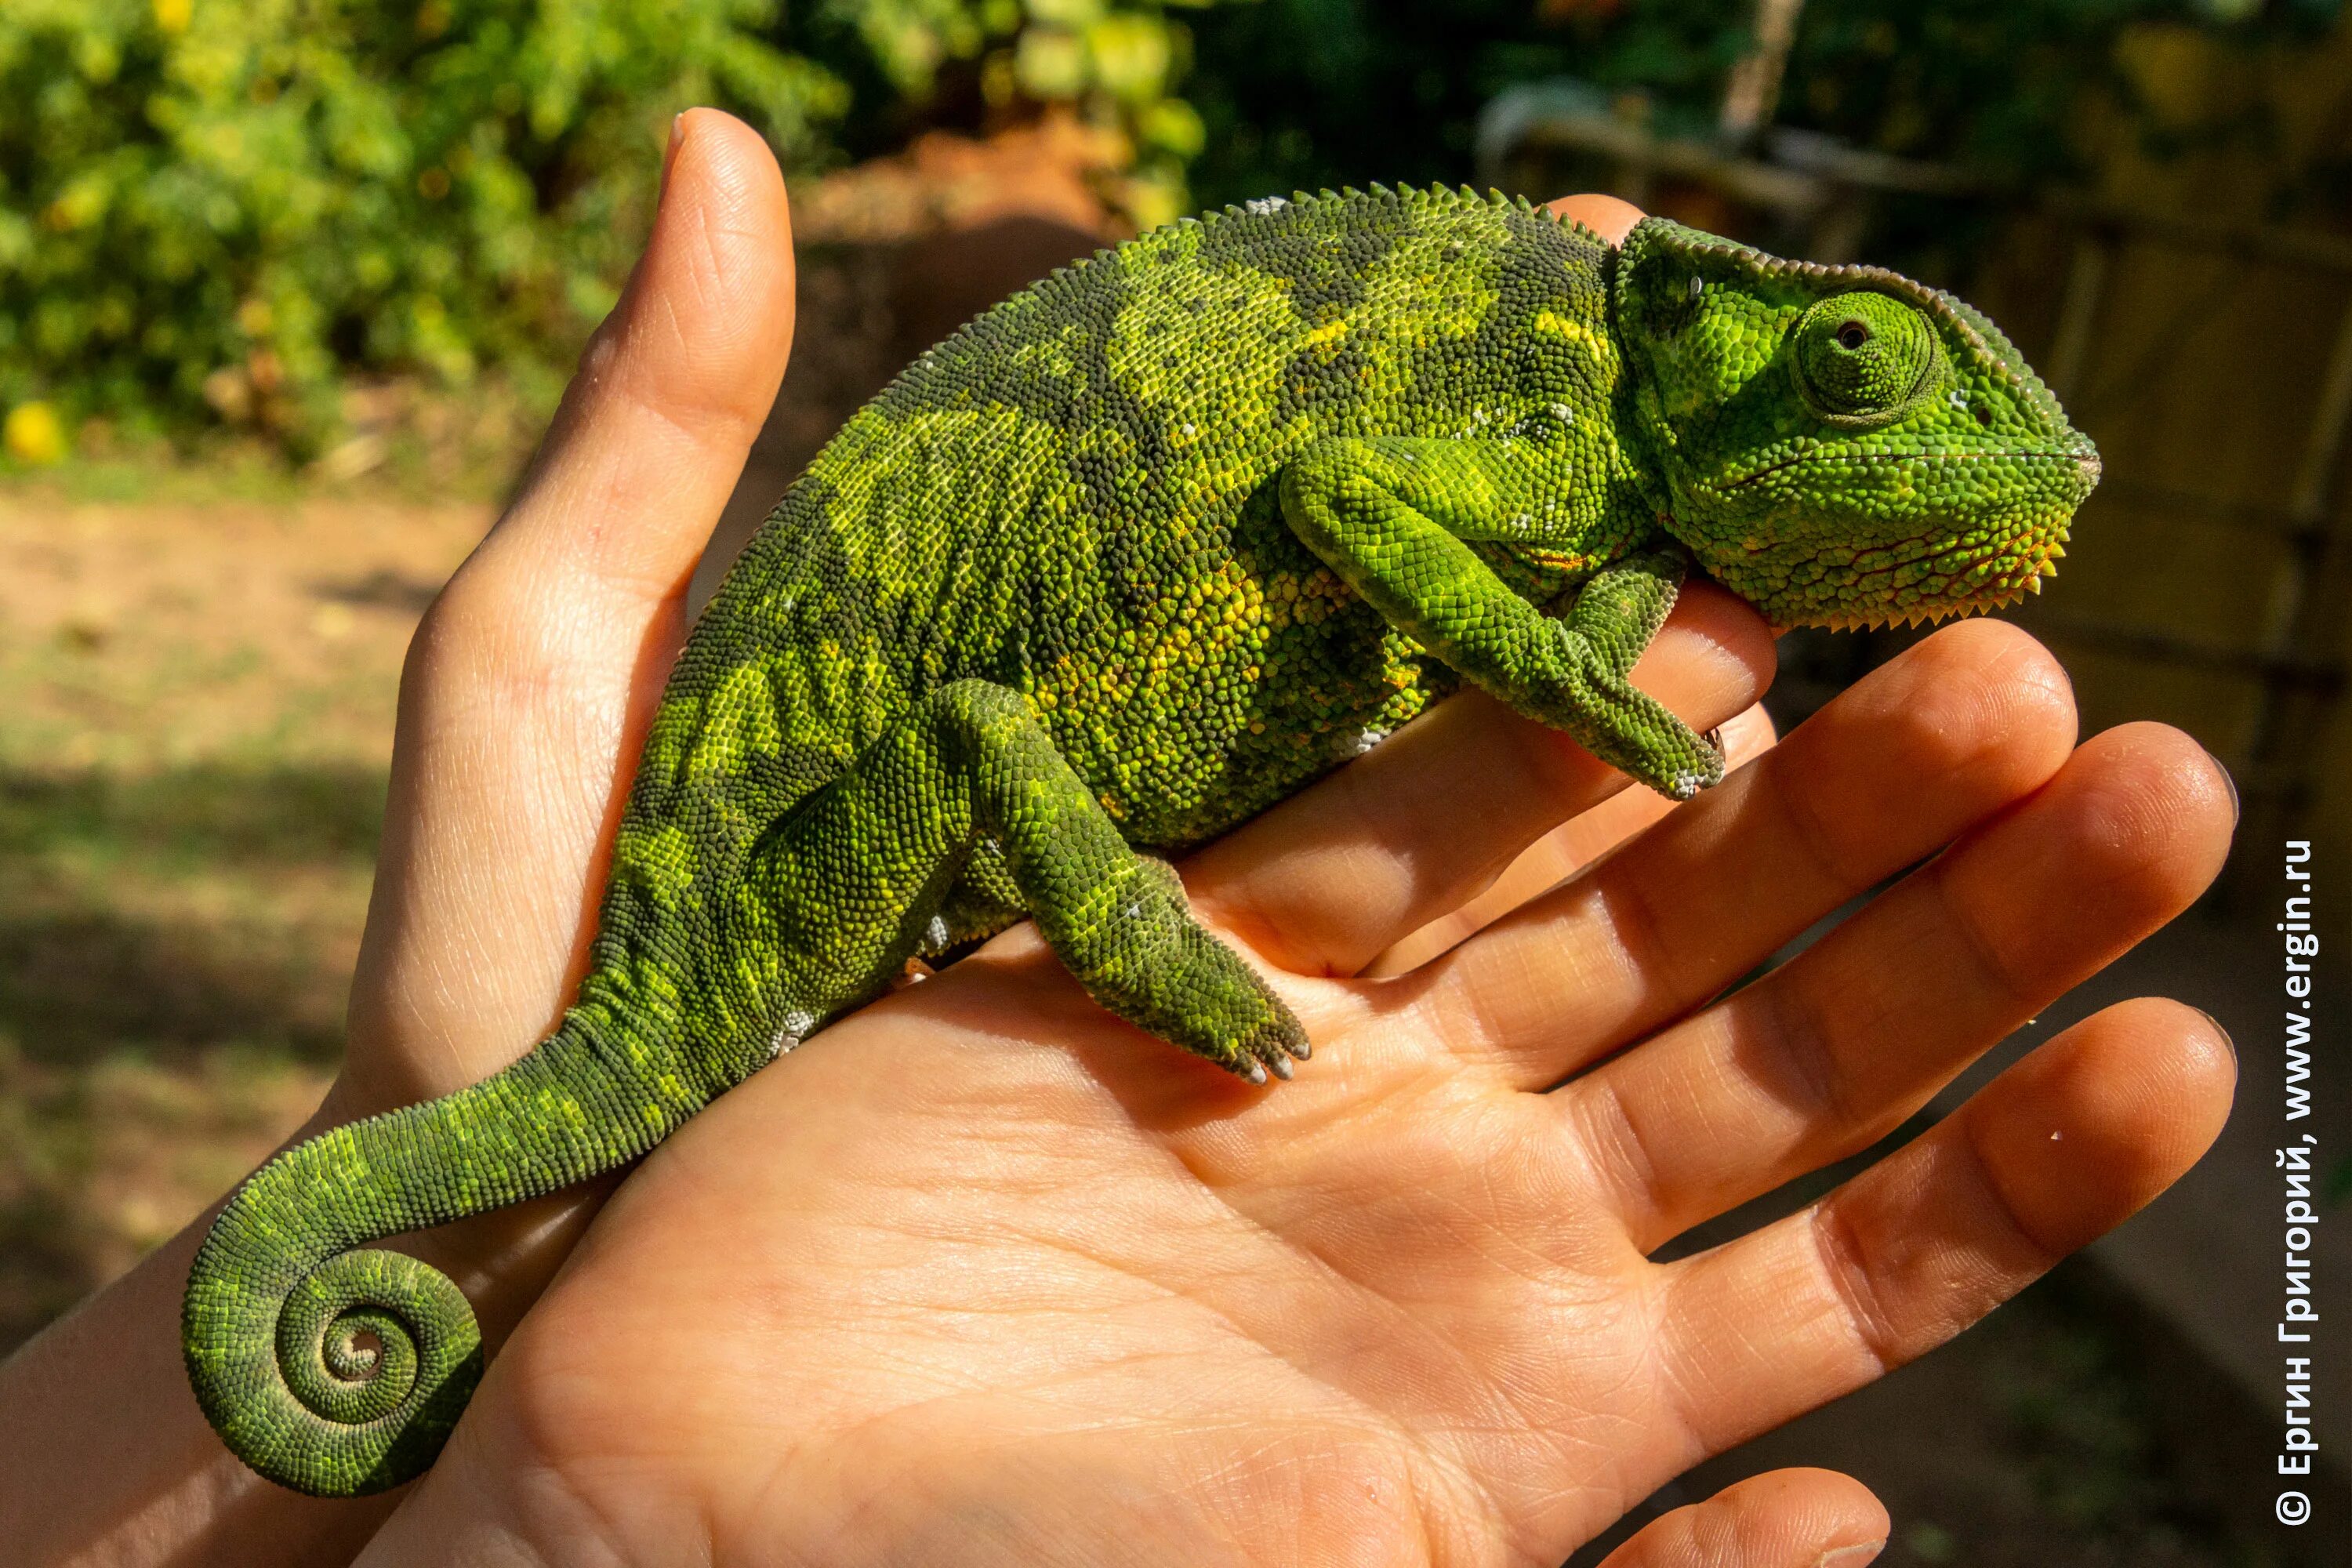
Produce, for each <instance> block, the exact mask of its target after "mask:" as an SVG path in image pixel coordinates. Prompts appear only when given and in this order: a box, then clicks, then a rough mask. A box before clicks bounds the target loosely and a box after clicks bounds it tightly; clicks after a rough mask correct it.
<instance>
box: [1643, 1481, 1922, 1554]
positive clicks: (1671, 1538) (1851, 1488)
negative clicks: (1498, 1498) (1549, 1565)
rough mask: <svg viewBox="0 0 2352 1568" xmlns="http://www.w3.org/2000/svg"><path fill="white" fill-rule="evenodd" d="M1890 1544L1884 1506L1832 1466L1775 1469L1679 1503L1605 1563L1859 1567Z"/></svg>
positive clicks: (1860, 1484)
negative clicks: (1700, 1498) (1702, 1498)
mask: <svg viewBox="0 0 2352 1568" xmlns="http://www.w3.org/2000/svg"><path fill="white" fill-rule="evenodd" d="M1885 1545H1886V1510H1885V1509H1884V1508H1883V1507H1881V1506H1880V1505H1879V1501H1878V1500H1877V1499H1876V1498H1875V1497H1873V1496H1872V1495H1871V1492H1870V1489H1869V1488H1868V1487H1865V1486H1864V1485H1863V1484H1862V1483H1861V1482H1860V1481H1858V1480H1855V1479H1853V1477H1852V1476H1842V1475H1840V1474H1838V1472H1837V1471H1835V1470H1771V1471H1768V1472H1767V1473H1765V1474H1763V1475H1760V1476H1750V1477H1749V1478H1748V1479H1746V1480H1744V1481H1739V1482H1737V1483H1735V1484H1733V1485H1731V1486H1727V1487H1726V1488H1724V1489H1722V1490H1721V1491H1719V1492H1717V1493H1716V1494H1715V1495H1714V1496H1713V1497H1711V1498H1709V1499H1707V1500H1706V1501H1705V1502H1695V1503H1692V1504H1691V1505H1690V1506H1689V1507H1687V1508H1678V1509H1676V1510H1675V1511H1674V1512H1672V1513H1670V1514H1667V1515H1666V1516H1665V1517H1664V1519H1661V1520H1658V1521H1654V1522H1653V1523H1652V1524H1650V1525H1648V1526H1647V1527H1645V1528H1644V1529H1643V1531H1642V1532H1641V1533H1640V1534H1639V1535H1636V1536H1634V1537H1633V1540H1631V1541H1628V1542H1625V1544H1624V1545H1622V1546H1620V1547H1619V1548H1618V1549H1617V1550H1616V1551H1614V1552H1611V1553H1610V1554H1609V1558H1608V1561H1606V1562H1604V1563H1601V1568H1862V1565H1863V1564H1864V1563H1868V1562H1871V1561H1872V1560H1873V1559H1874V1558H1875V1557H1877V1555H1878V1553H1879V1552H1880V1551H1881V1550H1883V1549H1884V1548H1885Z"/></svg>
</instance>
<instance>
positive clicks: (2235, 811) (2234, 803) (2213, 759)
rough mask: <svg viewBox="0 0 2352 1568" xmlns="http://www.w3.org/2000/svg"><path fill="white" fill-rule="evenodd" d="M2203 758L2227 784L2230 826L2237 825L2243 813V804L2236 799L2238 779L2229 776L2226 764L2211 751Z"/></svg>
mask: <svg viewBox="0 0 2352 1568" xmlns="http://www.w3.org/2000/svg"><path fill="white" fill-rule="evenodd" d="M2205 760H2206V761H2207V762H2209V763H2212V764H2213V771H2214V772H2215V773H2220V774H2221V782H2222V783H2223V784H2227V785H2228V786H2229V789H2230V826H2232V827H2235V826H2238V823H2239V820H2240V819H2241V818H2242V817H2243V816H2244V815H2245V806H2244V804H2243V803H2242V802H2241V801H2240V800H2239V799H2238V781H2237V780H2236V779H2234V778H2231V776H2230V770H2229V767H2228V765H2227V764H2225V763H2223V762H2222V761H2221V758H2219V757H2217V756H2215V755H2214V754H2213V753H2212V752H2206V753H2205Z"/></svg>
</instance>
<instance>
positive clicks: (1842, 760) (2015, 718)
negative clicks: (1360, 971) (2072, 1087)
mask: <svg viewBox="0 0 2352 1568" xmlns="http://www.w3.org/2000/svg"><path fill="white" fill-rule="evenodd" d="M2073 742H2074V700H2073V693H2072V690H2071V689H2070V688H2069V686H2068V685H2067V682H2066V678H2065V674H2064V672H2063V670H2061V669H2060V668H2058V665H2057V663H2056V661H2055V660H2053V658H2051V657H2050V655H2049V654H2048V652H2047V651H2046V650H2044V649H2043V648H2042V647H2041V646H2040V645H2039V644H2038V643H2035V642H2034V641H2033V640H2032V638H2031V637H2027V636H2026V635H2025V634H2023V633H2022V632H2020V631H2018V630H2017V629H2016V628H2015V627H2012V626H2006V625H2004V624H2002V623H2000V622H1997V621H1973V622H1964V623H1962V624H1960V625H1958V626H1951V627H1948V628H1947V629H1946V630H1944V631H1943V632H1941V633H1939V634H1937V636H1935V637H1930V638H1928V639H1927V641H1925V642H1923V643H1920V644H1919V645H1917V646H1916V647H1912V648H1910V649H1907V650H1906V652H1905V653H1904V654H1903V655H1902V657H1900V658H1896V659H1895V660H1893V661H1892V662H1890V663H1889V664H1887V665H1885V666H1884V667H1882V668H1879V669H1877V670H1874V671H1873V672H1872V673H1871V674H1870V675H1869V676H1868V677H1866V678H1864V679H1863V680H1862V681H1861V682H1859V683H1858V684H1857V685H1855V686H1854V687H1853V689H1850V690H1848V691H1847V692H1845V693H1844V694H1843V695H1842V696H1840V697H1839V698H1838V700H1836V701H1834V702H1832V704H1830V706H1829V707H1827V708H1825V709H1823V710H1822V711H1821V712H1819V713H1817V714H1815V715H1814V716H1813V717H1812V718H1811V720H1809V721H1807V722H1805V723H1804V724H1803V725H1801V726H1800V727H1799V728H1797V729H1796V730H1795V731H1791V732H1790V734H1789V735H1788V736H1787V738H1785V739H1784V740H1782V741H1781V742H1780V744H1778V745H1776V746H1774V747H1772V748H1771V749H1770V750H1769V752H1766V753H1764V754H1763V755H1762V756H1761V757H1759V759H1758V760H1757V762H1756V763H1754V764H1753V765H1751V766H1749V767H1747V768H1743V769H1742V770H1740V771H1739V772H1738V773H1735V774H1733V775H1731V776H1730V777H1729V778H1727V779H1726V780H1725V781H1724V782H1723V783H1722V784H1720V785H1718V786H1717V787H1716V788H1715V789H1713V790H1710V791H1708V792H1707V793H1706V795H1702V796H1700V797H1699V798H1698V799H1697V800H1696V801H1693V802H1692V803H1691V804H1690V805H1689V806H1688V807H1686V808H1685V809H1684V810H1681V811H1677V812H1675V813H1674V814H1673V815H1672V816H1669V817H1668V818H1667V819H1666V820H1665V821H1664V822H1662V823H1660V824H1658V825H1657V826H1655V827H1654V828H1652V829H1651V830H1650V831H1649V832H1647V833H1645V834H1643V836H1642V837H1640V838H1638V839H1636V840H1634V841H1633V842H1632V843H1630V844H1628V845H1626V846H1625V847H1624V848H1623V849H1622V851H1620V852H1619V853H1617V854H1615V855H1613V856H1612V857H1610V858H1609V859H1608V860H1607V861H1605V862H1603V863H1602V864H1601V865H1599V866H1597V867H1595V868H1593V869H1592V870H1591V872H1589V873H1587V874H1586V875H1584V876H1582V877H1580V878H1578V879H1575V880H1574V881H1571V882H1570V883H1569V884H1568V885H1567V886H1565V887H1563V888H1561V889H1559V891H1557V892H1555V893H1552V894H1549V895H1548V896H1546V897H1545V898H1543V899H1540V900H1537V901H1536V902H1534V903H1532V904H1530V905H1528V906H1527V907H1526V908H1524V909H1522V910H1518V911H1517V912H1516V913H1514V914H1512V915H1510V916H1508V917H1507V918H1506V919H1504V920H1502V921H1497V922H1496V924H1495V925H1494V926H1493V927H1491V928H1490V929H1488V930H1487V931H1483V932H1481V933H1480V934H1479V935H1478V936H1477V937H1476V938H1475V940H1473V941H1470V942H1465V943H1463V944H1462V945H1461V946H1460V947H1459V948H1457V949H1455V950H1454V952H1450V953H1447V954H1446V955H1445V956H1444V957H1443V958H1441V959H1439V960H1437V961H1436V963H1433V964H1432V965H1431V966H1430V967H1429V968H1428V969H1427V970H1424V971H1423V972H1422V973H1421V974H1419V975H1416V976H1414V977H1412V980H1411V981H1410V982H1398V983H1397V984H1415V985H1419V986H1422V987H1423V989H1422V990H1421V991H1420V992H1419V994H1418V995H1417V997H1416V1001H1415V1005H1416V1006H1418V1007H1419V1008H1421V1009H1422V1010H1423V1012H1424V1014H1425V1015H1426V1016H1431V1017H1433V1018H1434V1019H1436V1020H1438V1021H1439V1026H1440V1029H1441V1032H1442V1033H1443V1034H1444V1036H1445V1037H1446V1039H1447V1041H1448V1043H1449V1045H1450V1046H1451V1047H1452V1048H1453V1049H1454V1051H1455V1053H1456V1054H1457V1055H1461V1056H1463V1057H1465V1058H1469V1059H1471V1060H1474V1061H1482V1062H1486V1063H1490V1064H1492V1065H1494V1066H1496V1067H1497V1068H1500V1069H1501V1070H1502V1071H1504V1072H1505V1073H1507V1075H1508V1076H1509V1077H1510V1078H1511V1079H1513V1080H1514V1081H1516V1082H1517V1083H1519V1084H1520V1085H1521V1086H1522V1087H1525V1088H1529V1089H1539V1088H1543V1087H1546V1086H1549V1085H1550V1084H1553V1083H1557V1082H1559V1080H1560V1079H1564V1078H1566V1077H1567V1076H1568V1075H1569V1074H1570V1073H1571V1072H1573V1071H1575V1070H1576V1069H1577V1068H1580V1067H1582V1066H1584V1065H1585V1064H1587V1063H1589V1062H1591V1061H1592V1060H1594V1059H1596V1058H1600V1057H1601V1056H1603V1055H1606V1054H1607V1053H1608V1052H1610V1051H1612V1050H1613V1049H1615V1048H1616V1047H1619V1046H1620V1045H1622V1044H1623V1043H1624V1042H1626V1041H1628V1040H1632V1039H1637V1038H1640V1037H1643V1036H1644V1035H1647V1034H1650V1033H1652V1032H1653V1031H1654V1030H1656V1029H1658V1028H1660V1027H1662V1026H1664V1025H1666V1024H1668V1023H1670V1022H1672V1021H1673V1020H1674V1019H1675V1018H1678V1017H1681V1016H1684V1015H1685V1014H1687V1013H1688V1012H1690V1011H1691V1010H1692V1009H1693V1008H1695V1007H1696V1006H1698V1005H1701V1004H1702V1003H1704V1002H1706V1000H1707V999H1708V998H1709V997H1711V996H1714V995H1715V994H1717V993H1718V992H1720V991H1721V990H1722V989H1723V988H1724V987H1725V986H1727V985H1729V984H1732V983H1733V982H1734V981H1736V980H1738V978H1739V977H1740V976H1741V975H1743V974H1746V973H1748V971H1750V970H1751V969H1753V968H1754V967H1755V966H1756V965H1757V964H1758V963H1761V962H1762V961H1763V960H1764V959H1766V958H1768V957H1769V956H1770V955H1771V953H1772V952H1774V951H1775V950H1776V949H1778V948H1779V947H1780V946H1781V945H1782V944H1783V943H1785V942H1788V941H1790V939H1791V938H1793V937H1795V936H1796V935H1798V934H1799V933H1800V932H1801V931H1804V929H1805V928H1806V927H1807V926H1809V925H1811V923H1812V922H1813V921H1816V920H1818V919H1820V918H1821V917H1822V916H1823V915H1825V914H1827V913H1829V912H1830V911H1832V910H1835V909H1837V908H1838V907H1839V906H1840V905H1841V904H1843V903H1844V902H1846V901H1847V900H1850V899H1852V898H1853V897H1854V896H1855V895H1856V894H1858V893H1861V892H1864V891H1865V890H1867V889H1870V888H1872V887H1874V886H1875V885H1876V884H1878V883H1879V882H1881V881H1883V880H1885V879H1886V878H1888V877H1890V876H1893V875H1895V873H1896V872H1898V871H1900V870H1902V869H1903V868H1905V867H1906V866H1910V865H1913V864H1915V863H1916V862H1917V861H1919V860H1921V859H1923V858H1926V857H1927V856H1928V855H1930V854H1933V853H1934V852H1935V851H1936V850H1937V848H1938V847H1941V846H1942V845H1944V844H1945V843H1947V842H1948V841H1949V840H1950V839H1952V838H1953V837H1957V836H1958V834H1959V833H1961V832H1962V831H1963V830H1964V829H1966V828H1967V827H1969V826H1970V825H1971V824H1973V823H1976V822H1979V821H1980V820H1982V819H1983V818H1985V817H1986V816H1990V815H1991V814H1992V813H1994V812H1996V811H1998V810H2000V809H2001V808H2002V807H2003V806H2006V805H2009V804H2010V803H2011V802H2012V801H2015V800H2018V799H2020V798H2021V797H2023V796H2024V795H2028V794H2030V793H2031V792H2032V791H2033V790H2034V789H2036V788H2038V787H2039V786H2040V785H2041V784H2042V783H2043V782H2044V781H2045V780H2047V779H2048V778H2049V777H2050V776H2051V774H2053V773H2055V772H2056V771H2057V769H2058V767H2059V765H2060V764H2061V763H2063V761H2064V760H2065V757H2066V755H2067V753H2068V752H2069V751H2070V750H2071V749H2072V746H2073ZM1563 994H1572V995H1573V996H1575V998H1576V1005H1575V1006H1573V1007H1563V1006H1561V1005H1560V1001H1559V999H1560V997H1561V996H1562V995H1563Z"/></svg>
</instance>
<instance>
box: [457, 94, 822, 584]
mask: <svg viewBox="0 0 2352 1568" xmlns="http://www.w3.org/2000/svg"><path fill="white" fill-rule="evenodd" d="M792 342H793V243H792V221H791V215H790V213H789V211H788V209H787V207H786V204H785V199H784V182H783V176H782V174H780V173H779V172H778V170H777V168H776V161H775V158H774V157H773V156H772V154H771V153H769V151H768V147H767V143H766V142H763V141H761V138H760V136H759V134H758V133H757V132H754V131H752V129H751V127H750V126H748V125H745V124H744V123H743V122H742V121H740V120H737V119H735V118H734V117H733V116H731V115H727V114H722V113H720V112H719V110H712V109H693V110H688V111H687V112H686V113H684V114H681V115H679V116H678V117H677V121H676V123H675V124H674V125H673V126H672V128H671V132H670V146H669V151H668V153H667V155H666V157H665V159H664V167H663V177H662V198H661V207H660V210H659V212H658V213H657V214H656V216H655V219H654V226H653V232H652V234H651V235H650V237H648V238H647V240H646V250H645V254H644V255H643V256H642V257H641V258H638V261H637V266H636V269H635V271H634V272H633V273H632V274H631V275H630V278H629V282H628V286H627V288H626V289H624V290H623V292H622V295H621V300H620V302H619V303H618V304H617V305H615V306H614V308H613V312H612V314H611V315H610V316H608V317H606V318H605V321H604V325H603V326H601V327H599V328H598V329H597V331H596V333H595V335H594V337H593V338H592V339H590V341H589V343H588V347H587V350H586V351H585V352H584V353H583V354H582V355H581V356H580V372H579V374H578V375H577V376H575V377H574V378H573V380H572V385H571V387H570V389H569V390H567V391H566V392H565V394H564V397H563V405H562V408H561V409H560V410H559V411H558V413H557V414H556V416H555V420H554V423H553V424H552V426H551V427H550V430H549V433H548V437H547V440H546V443H545V445H544V446H543V447H542V448H541V452H540V455H539V458H537V460H536V461H534V462H533V464H532V466H531V470H530V475H529V476H528V477H527V478H526V479H525V480H524V482H523V485H522V488H521V490H520V493H519V494H518V496H517V498H516V500H515V503H514V505H513V507H512V508H511V509H510V510H509V512H508V514H507V517H506V518H505V520H504V521H501V522H500V524H499V527H498V529H497V530H496V531H495V532H494V533H493V535H492V539H491V541H490V542H489V545H488V547H487V548H488V549H489V550H491V551H494V552H501V553H502V552H506V551H508V550H509V549H511V550H513V551H515V552H517V553H524V552H527V553H529V554H530V555H533V556H542V555H554V556H556V557H558V558H559V560H558V562H557V563H555V565H554V570H555V573H556V574H558V575H562V576H567V577H569V578H571V579H572V582H573V583H574V584H578V585H589V586H603V585H610V586H612V587H614V588H618V589H620V590H623V591H624V593H625V594H626V593H630V592H634V593H635V595H636V596H639V597H643V596H645V595H652V596H654V597H656V598H660V597H667V596H669V595H673V594H675V593H677V591H678V590H679V589H680V587H681V585H682V584H683V581H684V578H685V575H686V574H688V573H689V572H691V571H692V569H693V566H694V563H695V560H696V558H697V556H698V554H699V552H701V549H702V546H703V544H704V542H706V541H707V540H708V538H709V533H710V530H711V528H712V526H713V525H714V524H715V523H716V522H717V521H718V519H719V510H720V509H721V508H722V507H724V505H725V504H726V501H727V498H728V496H729V494H730V492H731V491H732V490H733V489H734V486H735V480H736V479H737V477H738V476H739V475H740V472H741V471H742V467H743V459H744V458H745V457H746V456H748V455H749V453H750V451H751V442H752V440H753V439H754V438H755V437H757V436H758V435H759V433H760V426H761V424H762V422H764V421H765V420H766V418H767V416H768V409H769V406H770V405H772V403H774V401H775V397H776V387H777V385H778V384H779V383H780V382H781V381H782V377H783V374H784V361H785V359H786V358H787V357H788V356H789V354H790V353H791V350H792Z"/></svg>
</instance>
